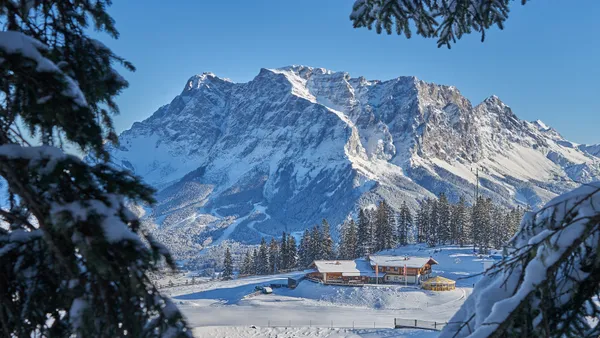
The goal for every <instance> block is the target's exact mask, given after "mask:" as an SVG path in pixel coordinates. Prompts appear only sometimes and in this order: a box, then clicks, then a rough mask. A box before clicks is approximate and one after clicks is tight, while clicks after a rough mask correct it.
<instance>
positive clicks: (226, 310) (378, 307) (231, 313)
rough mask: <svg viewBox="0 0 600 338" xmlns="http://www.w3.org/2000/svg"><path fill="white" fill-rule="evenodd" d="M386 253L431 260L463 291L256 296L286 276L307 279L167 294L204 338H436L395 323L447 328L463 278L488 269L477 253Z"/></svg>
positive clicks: (312, 288)
mask: <svg viewBox="0 0 600 338" xmlns="http://www.w3.org/2000/svg"><path fill="white" fill-rule="evenodd" d="M385 253H386V254H398V255H404V254H408V255H418V256H425V257H428V256H432V257H433V258H434V259H435V260H437V261H438V262H439V263H440V264H439V265H437V266H434V268H433V271H434V274H436V275H441V276H444V277H448V278H452V279H454V280H457V289H456V290H454V291H448V292H434V291H426V290H422V289H419V288H415V287H413V286H403V285H372V286H365V287H344V286H331V285H321V284H317V283H313V282H310V281H303V282H302V283H300V285H299V286H298V287H297V288H296V289H294V290H291V289H287V288H280V289H274V291H273V294H270V295H263V294H258V295H257V294H254V287H255V286H257V285H264V284H270V283H278V282H283V283H285V282H286V281H287V277H289V276H298V275H302V274H303V273H302V272H296V273H290V274H281V275H272V276H254V277H248V278H242V279H236V280H231V281H209V282H207V283H205V284H200V285H189V286H182V287H176V288H169V289H166V290H164V292H165V293H167V294H168V295H170V296H171V297H172V298H173V300H174V301H175V303H176V304H177V305H178V306H179V308H180V309H181V310H182V311H183V313H184V314H185V315H186V316H187V318H188V321H189V323H190V325H191V326H192V327H195V328H196V331H195V332H197V335H198V336H201V337H213V336H216V337H219V336H222V337H297V336H306V337H378V336H383V337H435V336H436V333H435V332H434V333H432V332H430V331H416V332H415V331H414V330H412V331H406V330H392V329H391V328H393V326H394V318H403V319H413V320H414V319H417V320H428V321H437V322H445V321H447V320H448V319H450V317H451V316H452V315H453V314H454V313H455V312H456V310H457V309H458V308H459V307H460V306H461V305H462V303H463V302H464V301H465V299H466V297H467V296H468V295H469V294H470V292H471V289H472V285H473V283H475V282H476V278H477V277H475V278H470V279H459V278H465V277H468V276H469V275H473V274H477V273H480V272H481V271H482V270H483V264H482V259H481V258H479V257H476V256H474V255H473V254H472V249H471V248H458V247H442V248H441V250H440V249H439V248H438V249H435V250H433V249H429V248H426V247H424V246H416V245H415V246H408V247H404V248H400V249H396V250H393V251H387V252H385ZM252 326H256V327H257V328H252ZM286 327H287V328H286ZM353 328H355V329H356V330H353ZM359 329H360V330H359ZM366 329H369V330H366Z"/></svg>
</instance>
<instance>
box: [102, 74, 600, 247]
mask: <svg viewBox="0 0 600 338" xmlns="http://www.w3.org/2000/svg"><path fill="white" fill-rule="evenodd" d="M599 149H600V148H599V147H598V146H580V145H577V144H574V143H572V142H569V141H567V140H565V139H564V138H563V137H562V136H561V135H560V134H559V133H558V132H557V131H556V130H554V129H552V128H550V127H548V126H546V125H545V124H544V123H543V122H541V121H535V122H527V121H522V120H520V119H519V118H518V117H517V116H515V114H514V113H513V112H512V110H511V109H510V107H508V106H507V105H506V104H504V103H503V102H502V101H500V99H499V98H498V97H496V96H491V97H489V98H487V99H486V100H484V101H483V102H482V103H480V104H478V105H476V106H473V105H472V104H471V102H469V100H467V99H466V98H464V97H463V96H462V95H461V94H460V92H459V91H458V89H456V88H455V87H452V86H442V85H436V84H433V83H427V82H424V81H421V80H419V79H417V78H415V77H399V78H396V79H393V80H388V81H370V80H366V79H365V78H363V77H359V78H352V77H350V76H349V75H348V73H344V72H332V71H329V70H325V69H322V68H311V67H304V66H291V67H285V68H280V69H261V71H260V73H259V74H258V75H257V76H256V77H255V78H254V79H253V80H252V81H250V82H248V83H233V82H231V81H228V80H226V79H222V78H219V77H217V76H215V75H214V74H211V73H204V74H202V75H196V76H193V77H192V78H190V79H189V80H188V82H187V83H186V85H185V87H184V89H183V92H182V93H181V94H180V95H179V96H177V97H176V98H175V99H173V101H172V102H171V103H170V104H168V105H165V106H163V107H161V108H160V109H158V111H156V112H155V113H154V114H153V115H152V116H151V117H149V118H148V119H146V120H144V121H143V122H138V123H135V124H134V125H133V126H132V127H131V129H129V130H127V131H125V132H123V133H122V135H121V136H120V146H119V147H118V148H112V149H111V153H112V156H113V161H114V163H115V165H118V166H121V167H123V168H127V169H129V170H132V171H133V172H135V173H136V174H137V175H139V176H141V177H143V178H144V179H145V180H146V182H148V183H150V184H151V185H153V186H155V187H156V188H157V189H158V190H159V192H158V195H157V198H158V204H157V205H156V206H155V207H154V208H153V209H151V210H146V211H145V212H146V216H145V217H146V218H147V219H148V220H149V221H151V222H153V223H155V224H157V231H158V232H161V233H162V234H163V235H165V234H168V236H171V237H172V236H183V235H184V234H185V235H186V236H187V238H190V241H191V242H193V243H204V244H206V243H209V242H210V241H214V240H216V241H222V240H223V239H227V238H228V239H233V240H237V241H241V242H246V243H255V242H257V241H258V240H259V239H260V236H262V235H265V234H267V235H279V234H280V233H281V231H288V232H289V231H292V232H297V231H303V230H304V229H305V228H307V227H309V226H312V225H313V224H315V223H317V222H320V220H321V219H322V218H324V217H325V218H327V219H328V220H329V221H330V222H331V223H333V224H336V223H338V222H341V221H342V220H343V219H344V218H345V217H346V216H347V215H348V214H349V213H351V212H353V211H355V210H356V208H357V206H367V205H370V204H375V203H377V202H378V201H379V200H381V199H386V200H387V201H388V202H389V203H390V204H391V205H392V207H395V208H398V207H399V206H400V205H401V204H402V202H403V201H406V202H407V203H409V205H411V206H413V207H416V206H417V201H418V200H420V199H422V198H425V197H433V196H435V195H437V194H439V193H441V192H444V193H446V194H447V195H448V196H449V198H450V199H451V200H456V199H458V198H459V197H460V196H464V197H465V198H467V200H471V199H472V198H473V191H474V185H475V182H476V180H475V174H474V171H475V170H476V169H479V177H480V181H479V184H480V192H481V193H483V194H484V195H486V196H488V197H491V198H493V199H495V200H497V201H499V202H501V203H504V204H506V205H516V204H522V205H526V204H529V205H531V206H533V207H537V206H540V205H542V204H543V203H545V202H546V201H548V200H549V199H550V198H552V197H554V196H556V195H557V194H559V193H561V192H564V191H566V190H569V189H572V188H573V187H575V186H577V185H578V184H580V183H585V182H590V181H592V180H598V179H599V178H600V165H599V161H600V157H598V156H599V153H600V150H599ZM165 236H167V235H165Z"/></svg>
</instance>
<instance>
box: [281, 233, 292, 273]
mask: <svg viewBox="0 0 600 338" xmlns="http://www.w3.org/2000/svg"><path fill="white" fill-rule="evenodd" d="M289 261H290V259H289V249H288V240H287V235H286V233H285V231H284V232H283V234H281V252H280V253H279V269H280V270H287V269H289Z"/></svg>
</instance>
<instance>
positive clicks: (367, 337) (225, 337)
mask: <svg viewBox="0 0 600 338" xmlns="http://www.w3.org/2000/svg"><path fill="white" fill-rule="evenodd" d="M194 335H195V336H197V337H211V338H254V337H256V338H297V337H323V338H376V337H377V338H380V337H386V338H392V337H393V338H411V337H415V338H416V337H418V338H434V337H436V336H437V333H436V332H432V331H422V330H394V329H356V330H352V329H335V328H334V329H328V328H316V327H312V328H311V327H291V328H285V327H276V328H267V327H240V326H234V327H223V326H205V327H200V328H196V329H194Z"/></svg>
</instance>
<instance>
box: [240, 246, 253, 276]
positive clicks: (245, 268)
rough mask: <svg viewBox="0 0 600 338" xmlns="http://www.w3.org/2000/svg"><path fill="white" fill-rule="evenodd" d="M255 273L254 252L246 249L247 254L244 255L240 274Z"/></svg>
mask: <svg viewBox="0 0 600 338" xmlns="http://www.w3.org/2000/svg"><path fill="white" fill-rule="evenodd" d="M253 273H254V264H253V262H252V254H251V253H250V250H248V251H246V255H245V256H244V263H243V264H242V268H241V269H240V274H242V275H251V274H253Z"/></svg>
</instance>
